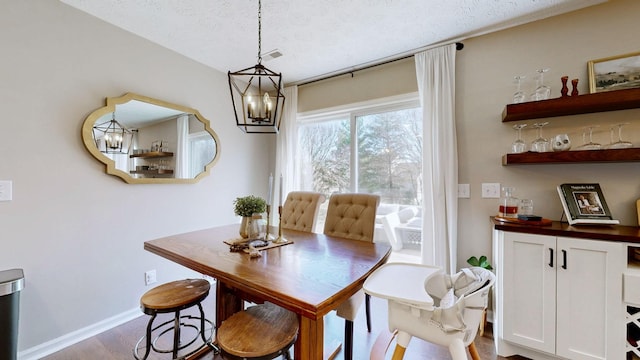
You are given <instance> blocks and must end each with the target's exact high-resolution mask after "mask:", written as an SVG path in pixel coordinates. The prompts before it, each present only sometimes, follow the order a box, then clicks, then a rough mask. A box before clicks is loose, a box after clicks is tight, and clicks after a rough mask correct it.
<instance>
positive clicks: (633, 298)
mask: <svg viewBox="0 0 640 360" xmlns="http://www.w3.org/2000/svg"><path fill="white" fill-rule="evenodd" d="M623 300H624V302H625V303H627V304H634V305H640V273H638V272H634V273H624V275H623Z"/></svg>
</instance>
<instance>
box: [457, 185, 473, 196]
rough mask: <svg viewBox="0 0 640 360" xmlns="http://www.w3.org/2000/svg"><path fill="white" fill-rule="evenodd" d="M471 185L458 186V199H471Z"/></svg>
mask: <svg viewBox="0 0 640 360" xmlns="http://www.w3.org/2000/svg"><path fill="white" fill-rule="evenodd" d="M470 195H471V194H470V190H469V184H458V197H459V198H464V199H468V198H469V197H470Z"/></svg>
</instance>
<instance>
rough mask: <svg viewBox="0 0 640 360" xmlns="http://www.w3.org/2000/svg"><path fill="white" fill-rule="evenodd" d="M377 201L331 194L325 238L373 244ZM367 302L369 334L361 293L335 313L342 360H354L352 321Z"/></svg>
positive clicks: (363, 296)
mask: <svg viewBox="0 0 640 360" xmlns="http://www.w3.org/2000/svg"><path fill="white" fill-rule="evenodd" d="M379 202H380V197H379V196H378V195H371V194H356V193H351V194H333V195H331V197H330V198H329V207H328V209H327V218H326V220H325V222H324V234H325V235H330V236H336V237H341V238H345V239H350V240H356V241H368V242H373V230H374V228H375V222H376V211H377V209H378V204H379ZM365 298H366V300H367V304H366V313H367V328H368V329H367V330H368V331H371V315H370V306H369V297H368V296H365V294H364V291H363V290H362V289H360V290H359V291H358V292H357V293H355V294H354V295H353V296H352V297H351V298H349V299H348V300H347V301H345V302H344V303H342V304H340V305H339V306H338V308H337V309H336V313H337V315H338V316H339V317H341V318H343V319H345V326H344V338H345V340H344V343H345V344H344V351H345V353H344V358H345V360H351V359H352V358H353V321H354V319H355V317H356V314H357V312H358V309H359V308H360V305H362V301H363V300H365Z"/></svg>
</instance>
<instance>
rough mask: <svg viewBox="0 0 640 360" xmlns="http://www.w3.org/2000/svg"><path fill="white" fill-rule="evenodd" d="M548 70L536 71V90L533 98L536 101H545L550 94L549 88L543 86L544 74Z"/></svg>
mask: <svg viewBox="0 0 640 360" xmlns="http://www.w3.org/2000/svg"><path fill="white" fill-rule="evenodd" d="M548 71H549V68H544V69H538V70H537V72H538V77H537V79H536V84H537V86H536V90H535V93H534V94H535V98H536V100H547V99H548V98H549V95H550V94H551V88H550V87H548V86H547V85H545V84H544V73H546V72H548Z"/></svg>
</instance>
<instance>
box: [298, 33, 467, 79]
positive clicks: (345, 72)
mask: <svg viewBox="0 0 640 360" xmlns="http://www.w3.org/2000/svg"><path fill="white" fill-rule="evenodd" d="M463 48H464V44H463V43H461V42H456V50H458V51H460V50H462V49H463ZM416 53H417V52H416ZM416 53H414V54H410V55H405V56H401V57H398V58H395V59H391V60H387V61H383V62H379V63H376V64H372V65H366V66H363V67H360V68H356V69H353V70H349V71H343V72H340V73H337V74H333V75H328V76H325V77H322V78H319V79H313V80H309V81H304V82H302V83H299V84H292V85H298V86H304V85H309V84H312V83H315V82H318V81H322V80H327V79H331V78H334V77H338V76H342V75H347V74H351V77H353V73H354V72H356V71H361V70H366V69H371V68H374V67H376V66H380V65H386V64H390V63H392V62H396V61H400V60H404V59H408V58H410V57H413V56H415V54H416Z"/></svg>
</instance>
